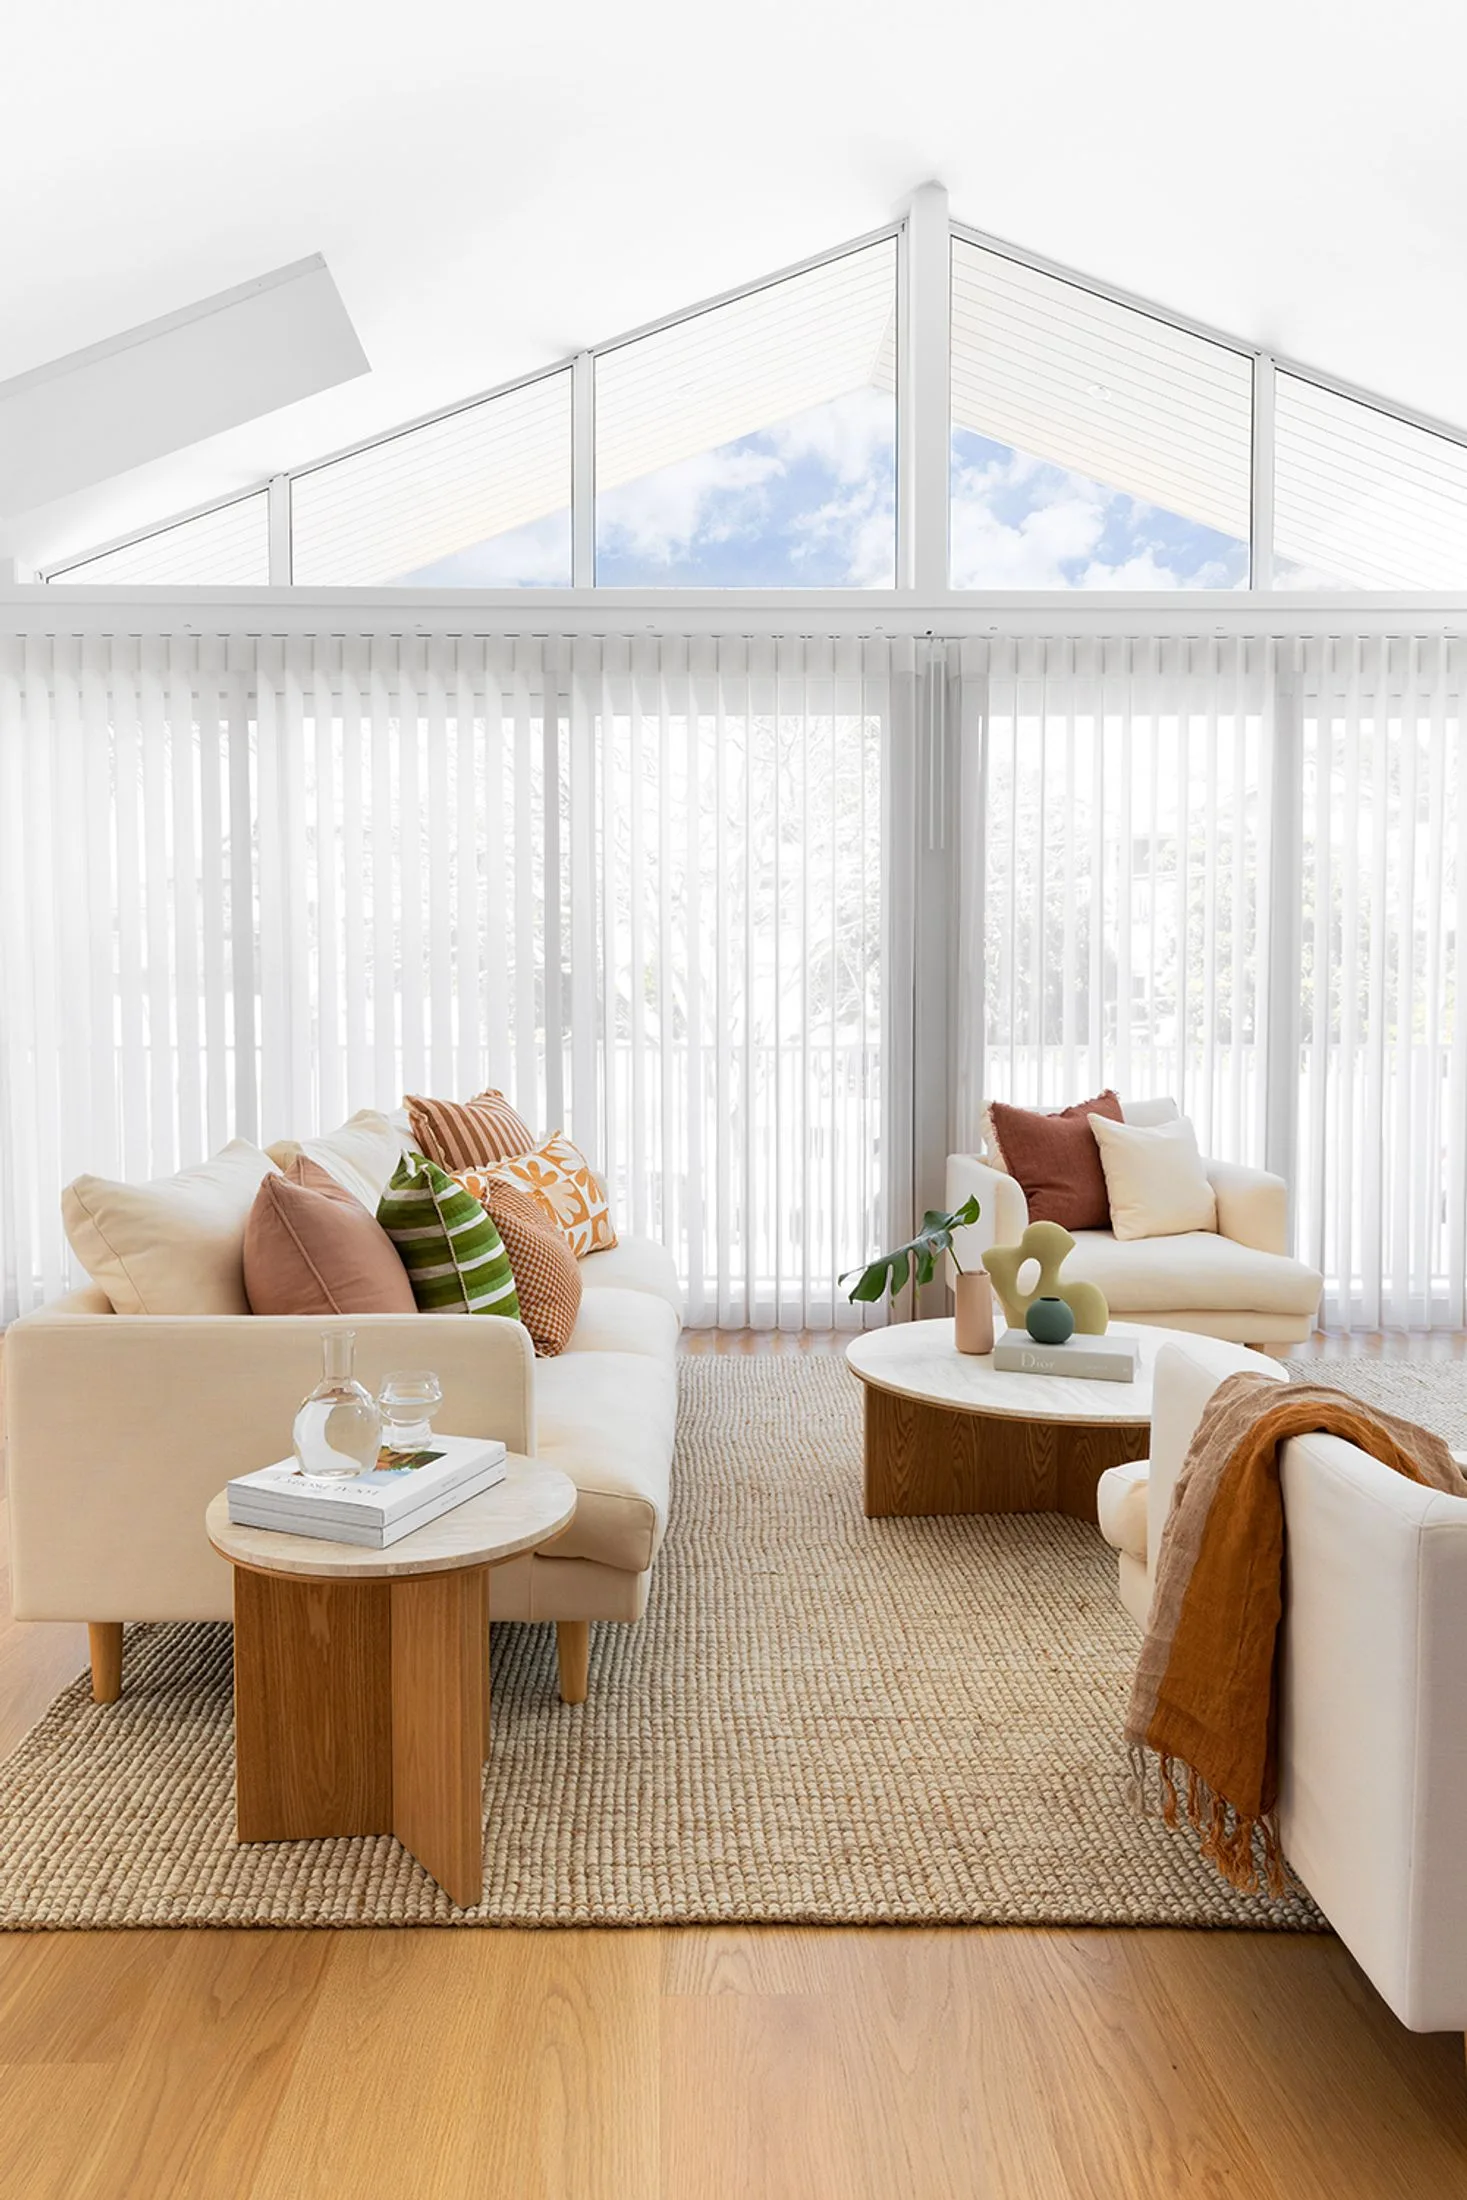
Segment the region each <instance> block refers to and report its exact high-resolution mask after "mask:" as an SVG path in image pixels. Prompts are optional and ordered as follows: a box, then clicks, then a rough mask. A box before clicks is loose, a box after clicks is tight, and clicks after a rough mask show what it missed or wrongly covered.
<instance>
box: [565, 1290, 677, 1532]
mask: <svg viewBox="0 0 1467 2200" xmlns="http://www.w3.org/2000/svg"><path fill="white" fill-rule="evenodd" d="M585 1303H586V1302H585V1300H583V1301H582V1305H583V1306H584V1305H585ZM676 1417H677V1373H676V1362H675V1360H674V1357H673V1353H672V1350H671V1346H670V1344H669V1345H668V1347H667V1348H666V1349H665V1350H663V1351H662V1352H659V1353H656V1354H652V1353H646V1352H639V1351H634V1352H575V1351H570V1352H565V1353H563V1354H562V1355H561V1357H560V1358H559V1359H558V1360H541V1361H538V1362H537V1363H536V1367H535V1422H536V1438H535V1454H536V1457H537V1458H540V1459H544V1460H545V1461H546V1462H547V1463H548V1464H549V1465H550V1466H552V1467H559V1468H560V1470H561V1472H562V1473H563V1474H568V1475H569V1476H570V1478H571V1480H572V1481H573V1482H574V1483H575V1485H576V1488H577V1490H578V1491H579V1492H580V1500H579V1503H578V1504H577V1506H576V1516H575V1518H574V1520H573V1521H572V1522H571V1524H570V1526H569V1527H568V1528H567V1529H566V1531H565V1533H564V1534H563V1535H559V1536H557V1537H556V1539H555V1543H554V1546H553V1552H552V1551H551V1550H550V1549H547V1552H546V1555H547V1557H548V1556H551V1555H553V1556H554V1557H555V1558H557V1559H565V1558H590V1559H595V1560H596V1561H597V1563H598V1564H600V1565H602V1566H619V1567H622V1568H624V1569H625V1570H626V1571H627V1572H628V1573H641V1572H642V1570H643V1568H644V1567H647V1566H650V1565H651V1563H652V1560H653V1558H654V1557H655V1555H656V1552H657V1546H658V1544H659V1543H660V1542H661V1541H662V1531H663V1529H664V1527H665V1526H666V1524H667V1504H668V1492H669V1489H670V1487H671V1481H672V1447H673V1434H674V1428H675V1424H676Z"/></svg>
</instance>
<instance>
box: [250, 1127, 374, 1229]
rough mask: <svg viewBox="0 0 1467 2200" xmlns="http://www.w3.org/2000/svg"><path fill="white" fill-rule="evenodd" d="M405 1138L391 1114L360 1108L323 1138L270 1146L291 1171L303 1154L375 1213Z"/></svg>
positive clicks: (272, 1156) (284, 1140)
mask: <svg viewBox="0 0 1467 2200" xmlns="http://www.w3.org/2000/svg"><path fill="white" fill-rule="evenodd" d="M404 1143H405V1141H404V1138H403V1135H402V1132H401V1130H400V1129H399V1128H398V1126H397V1125H396V1124H395V1123H394V1122H393V1121H392V1118H391V1117H390V1116H386V1115H383V1114H382V1113H381V1112H380V1111H379V1110H378V1109H376V1108H358V1110H357V1112H356V1114H355V1115H353V1116H352V1117H351V1118H350V1119H349V1120H348V1121H347V1122H345V1123H343V1124H342V1126H341V1128H340V1129H339V1130H334V1131H328V1132H326V1133H325V1134H324V1135H323V1136H322V1137H320V1138H282V1139H281V1140H280V1141H279V1142H278V1143H277V1144H276V1145H273V1146H270V1147H267V1149H266V1151H267V1152H268V1153H269V1156H270V1159H271V1160H272V1161H274V1162H275V1163H277V1164H278V1166H279V1167H280V1168H282V1169H284V1170H285V1172H286V1173H287V1175H288V1174H289V1173H290V1168H291V1164H292V1163H293V1162H295V1161H298V1160H299V1159H300V1157H301V1155H302V1154H305V1155H306V1156H307V1157H308V1158H309V1159H310V1160H312V1161H314V1162H315V1163H316V1164H317V1165H318V1167H320V1168H321V1169H322V1170H324V1171H325V1173H326V1175H327V1176H328V1177H330V1178H331V1179H332V1180H333V1181H334V1182H335V1183H337V1184H342V1185H344V1186H345V1187H346V1189H347V1191H349V1192H350V1193H351V1194H352V1195H353V1197H354V1198H356V1199H359V1200H360V1201H361V1203H362V1205H363V1206H364V1207H365V1208H366V1210H367V1212H368V1214H370V1215H375V1214H376V1212H377V1202H378V1200H379V1199H380V1198H381V1197H382V1194H383V1191H384V1190H385V1188H386V1185H387V1181H388V1178H389V1177H390V1176H391V1175H392V1172H393V1170H394V1169H395V1168H396V1167H397V1164H398V1162H399V1161H400V1160H401V1159H402V1152H403V1146H404Z"/></svg>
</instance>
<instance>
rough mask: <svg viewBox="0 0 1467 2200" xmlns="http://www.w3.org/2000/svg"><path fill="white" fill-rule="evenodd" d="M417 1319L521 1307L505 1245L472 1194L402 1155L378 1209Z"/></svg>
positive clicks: (513, 1312)
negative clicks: (410, 1291)
mask: <svg viewBox="0 0 1467 2200" xmlns="http://www.w3.org/2000/svg"><path fill="white" fill-rule="evenodd" d="M377 1220H378V1221H379V1222H380V1223H381V1225H382V1227H383V1229H384V1230H385V1231H386V1232H387V1235H388V1236H389V1237H390V1238H391V1240H392V1242H393V1244H394V1245H395V1246H396V1247H397V1250H398V1254H399V1256H400V1258H401V1260H402V1264H403V1267H404V1268H405V1269H406V1270H407V1272H408V1281H409V1282H410V1283H411V1285H412V1287H413V1297H414V1298H415V1299H416V1300H417V1302H418V1311H419V1313H420V1314H508V1315H509V1316H510V1318H511V1319H512V1320H515V1321H518V1319H519V1312H520V1302H519V1298H518V1296H517V1295H516V1292H515V1287H514V1271H513V1269H512V1268H511V1267H510V1265H509V1255H508V1253H506V1251H505V1250H504V1241H503V1240H502V1238H501V1237H500V1235H499V1232H498V1231H497V1230H496V1229H495V1227H494V1224H493V1223H492V1222H491V1221H490V1219H489V1216H488V1215H487V1214H486V1213H485V1211H484V1209H483V1208H482V1207H481V1206H480V1205H479V1202H478V1201H477V1199H475V1198H474V1196H473V1194H472V1193H470V1192H466V1191H465V1190H464V1188H463V1186H462V1184H455V1182H454V1180H453V1178H452V1177H451V1176H448V1175H446V1174H445V1173H444V1171H443V1170H442V1169H440V1168H439V1167H438V1164H437V1163H436V1162H434V1161H425V1160H424V1159H423V1158H422V1156H421V1155H420V1154H405V1155H404V1156H403V1158H402V1160H401V1161H400V1162H399V1163H398V1165H397V1168H396V1170H395V1171H394V1172H393V1177H392V1182H391V1183H390V1184H389V1185H388V1187H387V1189H386V1191H385V1192H384V1193H383V1194H382V1198H381V1201H380V1203H379V1205H378V1208H377Z"/></svg>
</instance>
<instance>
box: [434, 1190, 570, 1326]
mask: <svg viewBox="0 0 1467 2200" xmlns="http://www.w3.org/2000/svg"><path fill="white" fill-rule="evenodd" d="M455 1182H456V1183H459V1184H462V1186H463V1187H464V1190H465V1191H466V1192H472V1193H473V1195H474V1197H475V1199H477V1200H478V1201H479V1203H480V1205H481V1206H482V1207H483V1208H484V1209H485V1211H486V1212H487V1214H488V1216H489V1219H490V1221H491V1222H492V1223H493V1225H494V1227H495V1229H496V1230H497V1231H498V1232H499V1235H500V1237H501V1238H502V1239H503V1241H504V1250H505V1251H506V1253H508V1255H509V1265H510V1267H511V1268H512V1269H513V1270H514V1287H515V1292H516V1295H517V1297H518V1299H519V1302H520V1320H521V1321H522V1322H523V1323H524V1325H525V1327H526V1329H528V1330H529V1332H530V1340H531V1342H532V1343H533V1345H534V1347H535V1350H536V1352H537V1353H538V1354H539V1356H540V1358H541V1359H542V1360H550V1359H554V1357H555V1355H556V1354H557V1353H558V1352H564V1350H565V1348H566V1346H567V1345H568V1344H569V1343H570V1340H571V1332H572V1330H573V1329H574V1328H575V1326H576V1316H577V1314H579V1312H580V1310H581V1271H580V1269H579V1268H578V1267H577V1266H576V1256H575V1254H574V1253H573V1252H572V1251H571V1249H570V1246H569V1245H568V1244H567V1243H566V1240H565V1238H564V1237H563V1235H562V1234H561V1232H560V1230H559V1229H558V1228H557V1227H556V1225H555V1224H554V1223H553V1222H551V1221H550V1219H549V1218H548V1216H547V1215H546V1214H545V1211H544V1209H543V1208H542V1207H540V1206H539V1204H538V1203H537V1202H536V1201H535V1200H534V1199H533V1198H532V1197H531V1196H530V1194H529V1193H528V1192H526V1191H522V1190H521V1189H520V1187H519V1186H518V1185H517V1184H507V1183H505V1182H503V1181H502V1180H501V1179H500V1178H499V1177H496V1176H486V1175H485V1174H484V1173H483V1171H482V1170H479V1169H462V1170H460V1171H459V1173H458V1175H457V1177H456V1178H455Z"/></svg>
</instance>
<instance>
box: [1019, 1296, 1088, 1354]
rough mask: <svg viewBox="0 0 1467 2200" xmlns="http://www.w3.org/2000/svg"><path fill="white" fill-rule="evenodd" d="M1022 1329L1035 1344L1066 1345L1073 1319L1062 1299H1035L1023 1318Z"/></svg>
mask: <svg viewBox="0 0 1467 2200" xmlns="http://www.w3.org/2000/svg"><path fill="white" fill-rule="evenodd" d="M1024 1327H1025V1328H1026V1329H1027V1330H1028V1332H1029V1334H1030V1336H1031V1337H1032V1338H1033V1339H1034V1342H1035V1343H1036V1344H1068V1343H1069V1341H1070V1339H1071V1337H1073V1335H1074V1334H1075V1317H1074V1315H1073V1314H1072V1313H1071V1311H1070V1309H1069V1307H1068V1306H1067V1304H1066V1303H1065V1301H1064V1300H1063V1299H1036V1300H1035V1301H1034V1303H1033V1305H1032V1306H1031V1307H1030V1308H1029V1311H1028V1313H1027V1314H1026V1315H1025V1316H1024Z"/></svg>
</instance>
